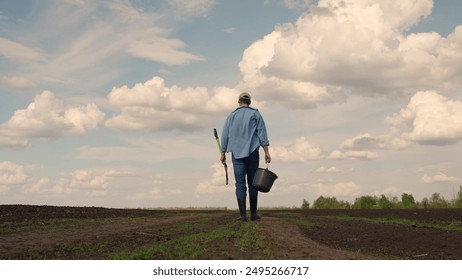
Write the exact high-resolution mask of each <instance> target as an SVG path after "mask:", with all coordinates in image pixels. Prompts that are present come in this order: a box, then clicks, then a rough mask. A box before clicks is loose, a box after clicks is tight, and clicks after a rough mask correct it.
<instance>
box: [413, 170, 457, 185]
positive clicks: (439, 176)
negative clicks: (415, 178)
mask: <svg viewBox="0 0 462 280" xmlns="http://www.w3.org/2000/svg"><path fill="white" fill-rule="evenodd" d="M454 181H460V179H459V178H457V177H453V176H449V175H447V174H445V173H443V172H437V173H436V174H434V175H428V174H427V173H425V174H424V175H423V176H422V178H420V182H422V183H427V184H430V183H440V182H454Z"/></svg>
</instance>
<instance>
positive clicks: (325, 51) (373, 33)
mask: <svg viewBox="0 0 462 280" xmlns="http://www.w3.org/2000/svg"><path fill="white" fill-rule="evenodd" d="M432 8H433V1H431V0H422V1H415V0H403V1H388V0H380V1H376V0H374V1H372V0H363V1H356V0H346V1H336V0H324V1H323V0H321V1H318V3H317V4H316V5H312V6H311V7H310V11H309V12H308V13H304V14H303V15H302V16H301V17H300V18H299V19H298V20H297V21H296V22H295V23H293V24H290V23H288V24H283V25H279V26H276V28H275V30H274V31H273V32H272V33H270V34H268V35H266V36H265V37H263V38H262V39H260V40H258V41H256V42H254V43H253V44H252V45H251V46H250V47H249V48H247V49H246V50H245V52H244V55H243V58H242V60H241V62H240V64H239V67H240V70H241V73H242V75H243V84H245V85H246V86H247V87H249V88H250V89H255V91H256V93H258V94H259V95H261V98H262V99H264V100H274V101H275V102H277V103H284V105H286V106H290V107H293V108H300V107H304V108H309V107H312V106H316V105H317V104H320V103H325V102H331V101H333V100H338V99H340V100H341V99H343V98H345V94H362V95H376V94H390V93H406V94H409V93H412V92H416V91H418V90H424V89H429V88H430V89H438V88H454V87H455V88H460V87H461V86H462V71H461V70H462V69H461V66H460V65H461V63H460V61H461V59H462V40H460V38H462V26H458V27H456V28H455V29H454V32H453V33H452V34H450V35H448V36H447V37H442V36H441V35H439V34H437V33H431V32H429V33H409V29H410V28H411V27H412V26H414V25H416V24H417V23H419V21H421V20H422V18H426V17H428V16H429V15H430V14H431V11H432Z"/></svg>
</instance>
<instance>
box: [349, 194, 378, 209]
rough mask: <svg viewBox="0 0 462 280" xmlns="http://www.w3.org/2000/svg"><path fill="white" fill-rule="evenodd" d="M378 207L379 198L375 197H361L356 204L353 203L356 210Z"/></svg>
mask: <svg viewBox="0 0 462 280" xmlns="http://www.w3.org/2000/svg"><path fill="white" fill-rule="evenodd" d="M376 205H377V197H375V196H370V195H366V196H361V197H359V198H356V200H355V202H354V203H353V206H352V207H353V208H354V209H373V208H376Z"/></svg>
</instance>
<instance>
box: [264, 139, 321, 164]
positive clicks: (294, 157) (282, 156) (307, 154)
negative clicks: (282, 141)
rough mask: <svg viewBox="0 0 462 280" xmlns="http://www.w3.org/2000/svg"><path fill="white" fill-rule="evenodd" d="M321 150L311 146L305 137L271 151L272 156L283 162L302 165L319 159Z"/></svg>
mask: <svg viewBox="0 0 462 280" xmlns="http://www.w3.org/2000/svg"><path fill="white" fill-rule="evenodd" d="M320 155H321V148H319V147H318V146H316V145H314V144H311V143H310V142H309V141H308V140H307V139H306V138H305V137H299V138H297V139H295V142H294V143H293V144H289V145H285V146H275V147H273V148H272V149H271V156H272V157H273V158H274V159H277V160H278V161H281V162H291V163H301V162H307V161H309V160H315V159H318V158H319V157H320Z"/></svg>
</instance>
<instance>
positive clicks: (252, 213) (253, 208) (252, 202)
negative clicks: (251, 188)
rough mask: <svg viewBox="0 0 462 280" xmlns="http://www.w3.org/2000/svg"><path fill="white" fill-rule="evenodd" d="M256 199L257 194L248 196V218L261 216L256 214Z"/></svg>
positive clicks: (252, 218) (258, 218)
mask: <svg viewBox="0 0 462 280" xmlns="http://www.w3.org/2000/svg"><path fill="white" fill-rule="evenodd" d="M257 201H258V196H255V197H250V220H252V221H256V220H260V219H261V217H260V216H259V215H258V214H257Z"/></svg>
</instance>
